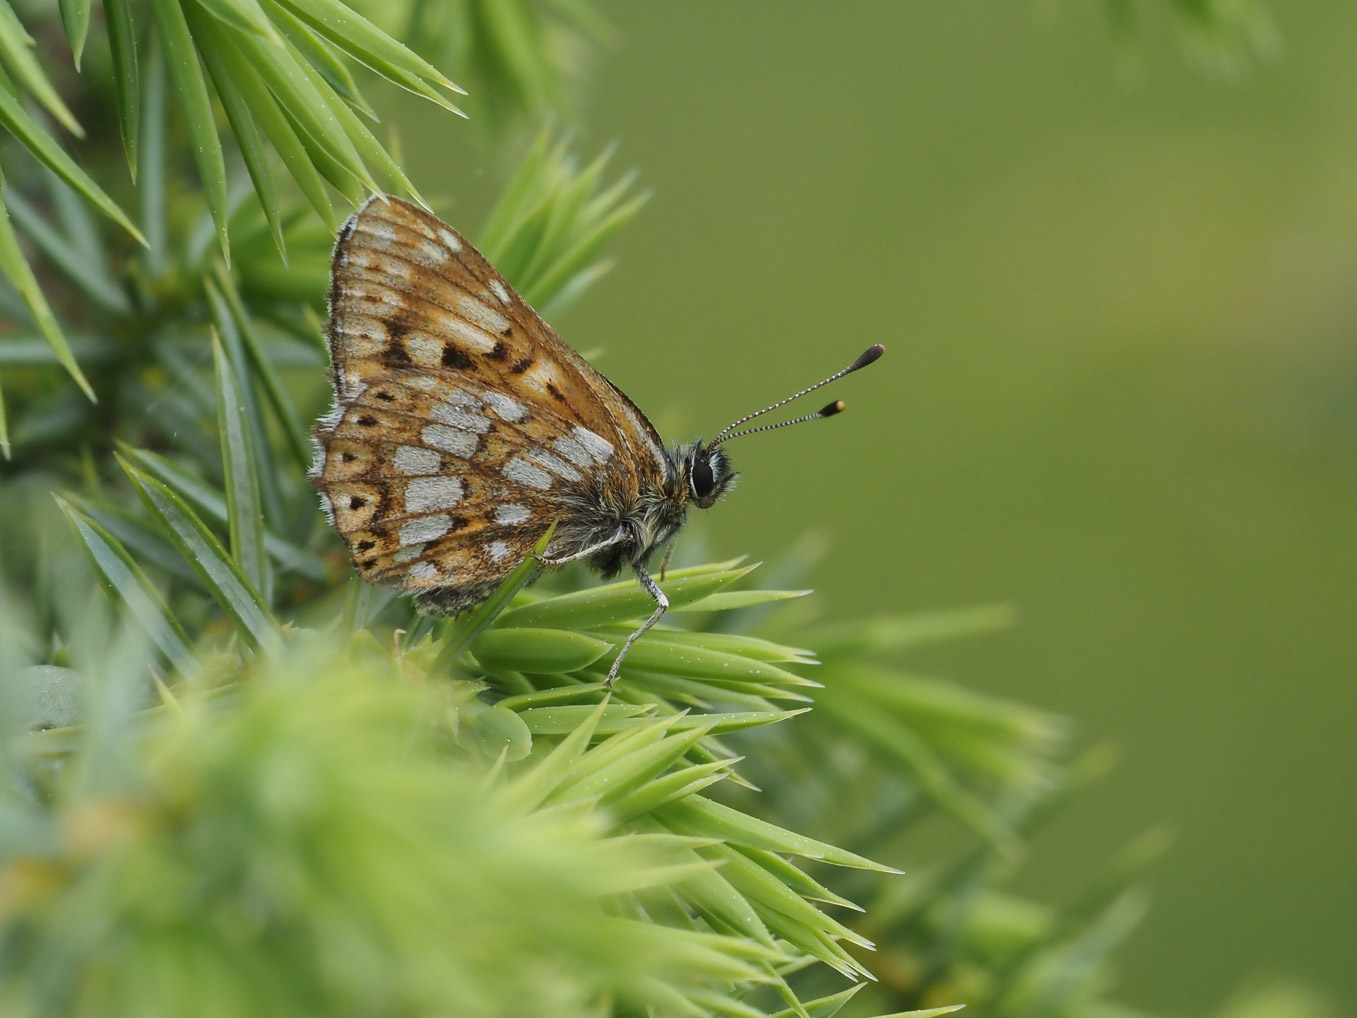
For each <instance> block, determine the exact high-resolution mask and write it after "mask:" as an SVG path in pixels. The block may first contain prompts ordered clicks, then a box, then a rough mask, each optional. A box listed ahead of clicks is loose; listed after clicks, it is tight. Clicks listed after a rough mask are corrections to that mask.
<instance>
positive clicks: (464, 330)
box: [443, 317, 495, 353]
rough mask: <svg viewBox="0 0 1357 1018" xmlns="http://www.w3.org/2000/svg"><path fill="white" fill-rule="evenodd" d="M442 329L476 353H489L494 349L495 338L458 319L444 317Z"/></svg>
mask: <svg viewBox="0 0 1357 1018" xmlns="http://www.w3.org/2000/svg"><path fill="white" fill-rule="evenodd" d="M443 327H444V328H445V329H447V330H448V332H450V333H452V335H454V336H456V337H457V338H458V339H460V340H461V341H462V342H463V343H465V344H466V345H467V346H469V347H471V349H473V350H475V351H477V352H478V353H489V352H490V351H491V350H493V349H494V348H495V337H494V336H492V335H490V333H488V332H486V331H485V330H484V329H478V328H476V326H474V325H472V324H471V323H470V322H464V321H462V320H461V319H460V318H452V317H446V318H444V319H443Z"/></svg>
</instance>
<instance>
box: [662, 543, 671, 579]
mask: <svg viewBox="0 0 1357 1018" xmlns="http://www.w3.org/2000/svg"><path fill="white" fill-rule="evenodd" d="M673 555H674V542H673V541H670V542H669V547H668V548H666V549H664V561H663V562H661V563H660V582H661V583H663V582H664V575H665V573H667V572H669V560H670V559H671V558H672V557H673Z"/></svg>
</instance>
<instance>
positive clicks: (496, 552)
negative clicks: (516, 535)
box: [487, 541, 513, 562]
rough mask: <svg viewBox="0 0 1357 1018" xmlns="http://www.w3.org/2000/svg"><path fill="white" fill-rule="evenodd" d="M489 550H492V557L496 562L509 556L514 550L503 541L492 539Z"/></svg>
mask: <svg viewBox="0 0 1357 1018" xmlns="http://www.w3.org/2000/svg"><path fill="white" fill-rule="evenodd" d="M487 550H488V551H489V552H490V557H491V558H492V559H494V560H495V561H496V562H499V561H501V560H503V559H506V558H508V557H509V555H510V554H511V553H512V552H513V549H512V548H510V547H509V546H508V545H507V544H505V543H504V542H503V541H491V542H490V547H489V548H488V549H487Z"/></svg>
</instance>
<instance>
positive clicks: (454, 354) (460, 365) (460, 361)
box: [443, 343, 471, 371]
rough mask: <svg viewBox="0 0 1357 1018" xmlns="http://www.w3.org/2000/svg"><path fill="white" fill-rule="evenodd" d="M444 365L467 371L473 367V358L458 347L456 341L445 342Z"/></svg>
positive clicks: (455, 369)
mask: <svg viewBox="0 0 1357 1018" xmlns="http://www.w3.org/2000/svg"><path fill="white" fill-rule="evenodd" d="M443 367H445V368H452V369H453V370H454V371H466V370H467V369H468V368H470V367H471V358H470V357H468V356H467V355H466V354H465V353H463V352H462V351H461V350H459V349H458V348H457V344H456V343H444V344H443Z"/></svg>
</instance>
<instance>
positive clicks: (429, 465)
mask: <svg viewBox="0 0 1357 1018" xmlns="http://www.w3.org/2000/svg"><path fill="white" fill-rule="evenodd" d="M431 427H436V425H431ZM424 430H426V431H427V430H428V428H426V429H424ZM455 434H458V435H463V436H466V432H464V431H458V432H455ZM466 437H470V436H466ZM425 441H426V442H427V441H428V439H425ZM429 444H430V445H433V444H434V443H433V442H429ZM471 444H472V446H473V448H474V446H475V444H476V442H475V439H472V443H471ZM393 462H394V463H395V464H396V469H397V470H399V471H400V472H401V473H402V474H432V473H433V472H434V471H435V470H437V469H438V467H439V466H440V465H441V464H442V462H443V457H442V456H440V455H438V453H436V452H434V451H433V450H432V449H421V448H419V447H418V446H414V445H403V446H401V447H400V448H399V449H397V450H396V455H395V456H394V457H393Z"/></svg>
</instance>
